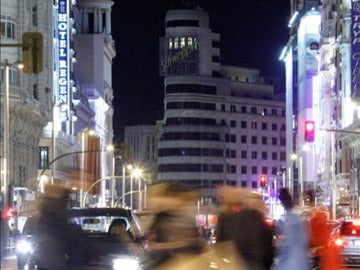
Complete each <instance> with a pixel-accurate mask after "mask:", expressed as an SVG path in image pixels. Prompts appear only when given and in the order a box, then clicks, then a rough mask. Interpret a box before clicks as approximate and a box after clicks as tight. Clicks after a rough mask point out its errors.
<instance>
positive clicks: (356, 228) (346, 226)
mask: <svg viewBox="0 0 360 270" xmlns="http://www.w3.org/2000/svg"><path fill="white" fill-rule="evenodd" d="M341 234H342V235H348V236H360V222H353V221H345V222H344V223H343V224H342V226H341Z"/></svg>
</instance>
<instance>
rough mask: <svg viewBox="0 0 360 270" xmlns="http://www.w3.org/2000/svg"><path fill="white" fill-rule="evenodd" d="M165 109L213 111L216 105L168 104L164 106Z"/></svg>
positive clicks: (197, 103)
mask: <svg viewBox="0 0 360 270" xmlns="http://www.w3.org/2000/svg"><path fill="white" fill-rule="evenodd" d="M166 109H168V110H169V109H198V110H207V111H215V110H216V104H213V103H201V102H191V101H185V102H168V103H167V104H166Z"/></svg>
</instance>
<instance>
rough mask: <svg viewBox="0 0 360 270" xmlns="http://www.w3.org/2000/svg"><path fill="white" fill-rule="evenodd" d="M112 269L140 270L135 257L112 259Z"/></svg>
mask: <svg viewBox="0 0 360 270" xmlns="http://www.w3.org/2000/svg"><path fill="white" fill-rule="evenodd" d="M113 269H114V270H120V269H127V270H140V263H139V261H138V260H137V259H135V258H130V257H123V258H116V259H113Z"/></svg>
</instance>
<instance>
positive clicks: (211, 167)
mask: <svg viewBox="0 0 360 270" xmlns="http://www.w3.org/2000/svg"><path fill="white" fill-rule="evenodd" d="M158 170H159V173H166V172H216V173H221V172H223V170H224V168H223V165H222V164H162V165H159V166H158Z"/></svg>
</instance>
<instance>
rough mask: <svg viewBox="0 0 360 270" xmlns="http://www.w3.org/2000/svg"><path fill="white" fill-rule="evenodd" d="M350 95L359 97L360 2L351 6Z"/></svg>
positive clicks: (355, 2)
mask: <svg viewBox="0 0 360 270" xmlns="http://www.w3.org/2000/svg"><path fill="white" fill-rule="evenodd" d="M351 95H352V97H354V98H360V2H359V1H353V2H352V8H351Z"/></svg>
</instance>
